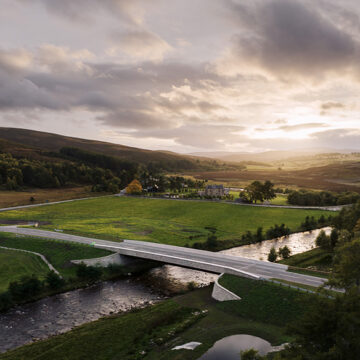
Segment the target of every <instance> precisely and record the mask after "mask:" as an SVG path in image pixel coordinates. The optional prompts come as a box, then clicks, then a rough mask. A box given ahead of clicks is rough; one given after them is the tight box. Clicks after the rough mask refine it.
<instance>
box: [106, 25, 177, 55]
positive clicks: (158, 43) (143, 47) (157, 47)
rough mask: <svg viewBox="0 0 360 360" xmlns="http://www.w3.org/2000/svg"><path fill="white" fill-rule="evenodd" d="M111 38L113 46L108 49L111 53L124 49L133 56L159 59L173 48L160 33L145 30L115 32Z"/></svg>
mask: <svg viewBox="0 0 360 360" xmlns="http://www.w3.org/2000/svg"><path fill="white" fill-rule="evenodd" d="M111 39H112V42H113V46H112V47H111V48H110V49H109V50H108V51H109V52H110V54H111V55H114V53H116V52H118V51H123V52H125V53H126V54H128V55H130V56H131V57H135V58H139V59H142V60H145V59H147V60H154V61H159V60H162V59H163V58H164V55H165V54H166V53H167V52H169V51H170V50H171V49H172V48H171V46H170V45H169V44H168V43H167V42H166V41H164V40H163V39H161V38H160V37H159V36H158V35H156V34H153V33H151V32H149V31H145V30H138V31H130V32H127V33H118V32H115V33H113V34H112V36H111Z"/></svg>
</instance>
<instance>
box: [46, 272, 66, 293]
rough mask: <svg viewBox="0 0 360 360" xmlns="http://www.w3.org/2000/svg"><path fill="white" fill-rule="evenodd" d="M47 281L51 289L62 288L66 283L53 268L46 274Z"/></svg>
mask: <svg viewBox="0 0 360 360" xmlns="http://www.w3.org/2000/svg"><path fill="white" fill-rule="evenodd" d="M46 283H47V284H48V285H49V288H50V289H60V288H61V287H62V286H63V285H64V284H65V281H64V279H63V278H61V277H60V276H59V275H58V274H56V272H55V271H53V270H52V271H50V272H48V273H47V275H46Z"/></svg>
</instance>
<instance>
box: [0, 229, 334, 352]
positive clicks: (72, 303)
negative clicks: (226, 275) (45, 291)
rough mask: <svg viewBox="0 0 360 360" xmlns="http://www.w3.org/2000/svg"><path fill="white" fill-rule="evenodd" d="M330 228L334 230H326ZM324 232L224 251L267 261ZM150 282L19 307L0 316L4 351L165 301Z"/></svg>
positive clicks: (165, 277)
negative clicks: (279, 251) (275, 252)
mask: <svg viewBox="0 0 360 360" xmlns="http://www.w3.org/2000/svg"><path fill="white" fill-rule="evenodd" d="M325 230H326V231H327V232H330V228H325ZM319 232H320V230H315V231H312V232H311V233H310V232H305V233H296V234H292V235H290V236H288V237H285V238H279V239H274V240H268V241H263V242H262V243H258V244H252V245H245V246H240V247H236V248H232V249H229V250H224V251H222V252H223V253H225V254H231V255H237V256H243V257H246V258H251V259H258V260H266V258H267V254H268V253H269V251H270V248H271V247H272V246H274V247H275V248H276V249H278V248H279V247H282V246H285V245H287V246H288V247H289V248H290V249H291V252H292V254H298V253H301V252H304V251H307V250H310V249H312V248H313V247H314V246H315V239H316V237H317V235H318V233H319ZM217 276H218V275H215V274H209V273H206V272H203V271H197V270H190V269H185V268H181V267H178V266H171V265H163V266H161V267H158V268H155V269H152V270H150V271H149V272H148V273H147V274H145V276H143V278H150V279H152V281H151V282H152V283H153V284H154V283H160V284H161V283H164V282H168V283H169V282H170V283H178V284H181V285H186V284H187V283H189V282H192V281H193V282H195V283H197V284H198V285H199V286H207V285H209V284H210V283H211V282H213V281H215V279H216V278H217ZM148 283H149V282H148V281H145V280H144V281H139V280H138V279H133V278H130V279H127V280H124V279H122V280H117V281H106V282H103V283H101V284H96V285H94V286H91V287H89V288H85V289H78V290H73V291H69V292H67V293H64V294H59V295H55V296H52V297H48V298H45V299H42V300H39V301H37V302H34V303H30V304H26V305H22V306H18V307H17V308H14V309H12V310H10V311H9V312H7V313H5V314H0V353H1V352H5V351H7V350H10V349H13V348H16V347H18V346H21V345H24V344H27V343H30V342H32V341H34V340H37V339H45V338H47V337H49V336H52V335H56V334H60V333H64V332H66V331H69V330H71V329H72V328H74V327H75V326H79V325H81V324H84V323H87V322H90V321H94V320H97V319H99V318H101V317H103V316H106V315H110V314H112V313H117V312H119V311H128V310H130V309H132V308H140V307H145V306H147V305H149V304H153V303H155V302H158V301H160V300H163V299H165V296H164V295H163V291H157V290H155V289H156V286H147V285H146V284H148Z"/></svg>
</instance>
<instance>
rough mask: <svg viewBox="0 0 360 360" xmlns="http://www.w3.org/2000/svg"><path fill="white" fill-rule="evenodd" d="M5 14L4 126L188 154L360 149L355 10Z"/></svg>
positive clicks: (137, 2) (302, 3) (146, 4)
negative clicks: (199, 152)
mask: <svg viewBox="0 0 360 360" xmlns="http://www.w3.org/2000/svg"><path fill="white" fill-rule="evenodd" d="M0 5H1V8H0V9H1V10H0V126H8V127H21V128H29V129H35V130H42V131H48V132H55V133H60V134H64V135H70V136H76V137H84V138H91V139H97V140H105V141H110V142H116V143H120V144H125V145H130V146H136V147H142V148H149V149H166V150H173V151H178V152H195V151H213V150H221V151H263V150H282V149H300V148H309V147H312V148H314V147H316V148H319V147H332V148H334V149H360V116H359V115H360V97H359V95H360V3H359V1H358V0H341V1H338V0H191V1H190V0H171V1H169V0H131V1H129V0H76V1H74V0H61V1H59V0H0ZM0 131H1V130H0Z"/></svg>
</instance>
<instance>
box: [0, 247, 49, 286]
mask: <svg viewBox="0 0 360 360" xmlns="http://www.w3.org/2000/svg"><path fill="white" fill-rule="evenodd" d="M48 271H49V268H48V267H47V265H46V264H45V263H44V262H43V261H42V260H41V259H40V257H39V256H36V255H34V254H28V253H24V252H20V251H13V250H5V249H0V293H2V292H4V291H6V290H7V288H8V286H9V284H10V282H12V281H17V280H20V279H21V278H22V277H23V276H31V275H33V274H35V275H37V276H38V277H39V278H43V277H44V276H45V275H46V273H47V272H48Z"/></svg>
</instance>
